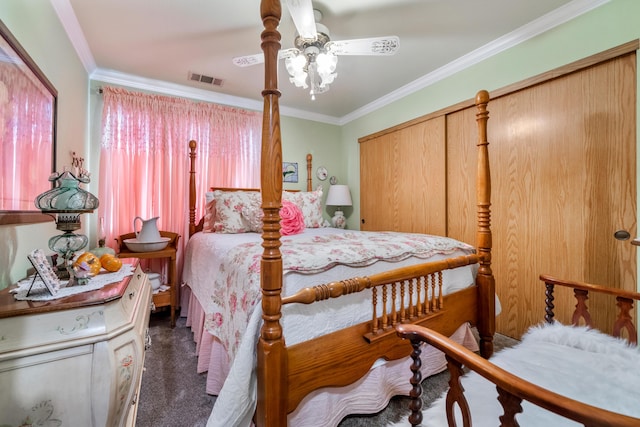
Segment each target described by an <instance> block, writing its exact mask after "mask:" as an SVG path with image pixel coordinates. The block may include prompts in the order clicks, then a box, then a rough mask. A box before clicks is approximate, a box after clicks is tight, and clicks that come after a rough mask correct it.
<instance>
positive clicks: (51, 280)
mask: <svg viewBox="0 0 640 427" xmlns="http://www.w3.org/2000/svg"><path fill="white" fill-rule="evenodd" d="M27 258H28V259H29V261H30V262H31V264H32V265H33V268H35V269H36V276H35V277H34V278H33V281H32V282H31V286H30V287H29V291H28V292H27V296H29V292H31V288H32V287H33V284H34V283H35V281H36V278H37V277H38V276H40V279H41V280H42V282H43V283H44V286H45V287H46V288H47V290H48V291H49V293H50V294H51V295H55V294H57V293H58V290H59V289H60V287H61V285H62V284H61V282H60V279H58V276H57V275H56V272H55V271H53V267H51V264H49V261H48V260H47V257H46V256H45V254H44V252H42V250H41V249H34V250H33V251H31V253H30V254H29V255H27Z"/></svg>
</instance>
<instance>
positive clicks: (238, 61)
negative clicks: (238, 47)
mask: <svg viewBox="0 0 640 427" xmlns="http://www.w3.org/2000/svg"><path fill="white" fill-rule="evenodd" d="M263 62H264V54H263V53H256V54H255V55H246V56H236V57H235V58H233V65H237V66H238V67H249V66H251V65H257V64H261V63H263Z"/></svg>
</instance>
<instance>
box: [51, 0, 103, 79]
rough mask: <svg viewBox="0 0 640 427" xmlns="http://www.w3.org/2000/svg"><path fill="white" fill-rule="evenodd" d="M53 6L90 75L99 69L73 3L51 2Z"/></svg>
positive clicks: (67, 0)
mask: <svg viewBox="0 0 640 427" xmlns="http://www.w3.org/2000/svg"><path fill="white" fill-rule="evenodd" d="M51 6H53V10H54V11H55V12H56V14H57V15H58V19H59V20H60V22H61V23H62V26H63V27H64V30H65V32H66V33H67V37H69V40H70V41H71V44H72V45H73V47H74V49H75V50H76V53H77V54H78V57H79V58H80V61H81V62H82V65H83V66H84V69H85V70H86V71H87V74H89V75H90V74H91V73H92V72H93V71H94V70H95V69H96V68H97V66H96V61H95V59H94V58H93V54H92V53H91V49H89V44H88V43H87V39H86V37H85V36H84V32H83V31H82V28H81V27H80V23H79V22H78V18H77V17H76V14H75V12H74V11H73V8H72V7H71V3H69V0H51Z"/></svg>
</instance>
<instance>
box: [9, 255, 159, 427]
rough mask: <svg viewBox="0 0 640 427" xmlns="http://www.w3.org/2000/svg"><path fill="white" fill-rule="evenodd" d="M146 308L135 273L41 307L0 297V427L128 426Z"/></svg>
mask: <svg viewBox="0 0 640 427" xmlns="http://www.w3.org/2000/svg"><path fill="white" fill-rule="evenodd" d="M124 261H125V262H128V263H131V264H134V265H138V261H137V260H124ZM150 307H151V286H150V285H149V284H148V281H147V276H146V275H145V274H144V273H143V272H142V270H141V269H140V267H139V266H138V267H137V268H136V269H135V272H134V274H133V276H130V277H128V278H126V279H124V280H123V281H122V282H118V283H113V284H110V285H106V286H104V287H103V288H101V289H100V290H97V291H92V292H83V293H81V294H77V295H73V296H70V297H66V298H63V299H59V300H54V301H49V302H26V301H15V299H14V298H13V296H12V295H11V294H9V292H8V289H4V290H3V291H0V425H8V426H12V427H13V426H22V425H26V424H28V425H31V424H33V425H61V426H72V427H76V426H78V427H80V426H82V427H85V426H95V427H102V426H108V427H112V426H113V427H116V426H125V425H126V426H132V425H134V424H135V418H136V409H137V397H138V393H139V390H140V381H141V378H142V369H143V365H144V352H145V348H146V346H147V344H148V340H149V335H148V324H149V314H150V312H151V310H150ZM47 422H48V423H47Z"/></svg>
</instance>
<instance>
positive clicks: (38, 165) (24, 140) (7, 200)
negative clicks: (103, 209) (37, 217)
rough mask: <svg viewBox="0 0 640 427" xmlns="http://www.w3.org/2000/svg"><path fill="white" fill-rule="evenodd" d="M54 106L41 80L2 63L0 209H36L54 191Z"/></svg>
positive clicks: (14, 66) (16, 67) (7, 63)
mask: <svg viewBox="0 0 640 427" xmlns="http://www.w3.org/2000/svg"><path fill="white" fill-rule="evenodd" d="M53 106H54V99H53V96H52V95H51V93H49V92H48V91H47V90H46V88H44V87H43V86H42V84H41V83H40V82H39V81H37V80H35V79H34V78H32V77H30V76H29V75H27V74H26V73H25V72H24V71H22V70H20V68H19V67H18V66H17V65H16V64H14V63H11V62H2V61H0V138H1V140H0V144H1V147H0V210H35V206H34V199H35V197H36V196H37V195H38V194H40V193H42V192H44V191H47V190H48V189H50V188H51V184H50V183H49V181H48V179H49V175H51V165H52V157H51V156H52V153H53V148H52V146H53ZM36 160H37V161H36ZM43 165H46V167H42V166H43Z"/></svg>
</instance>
